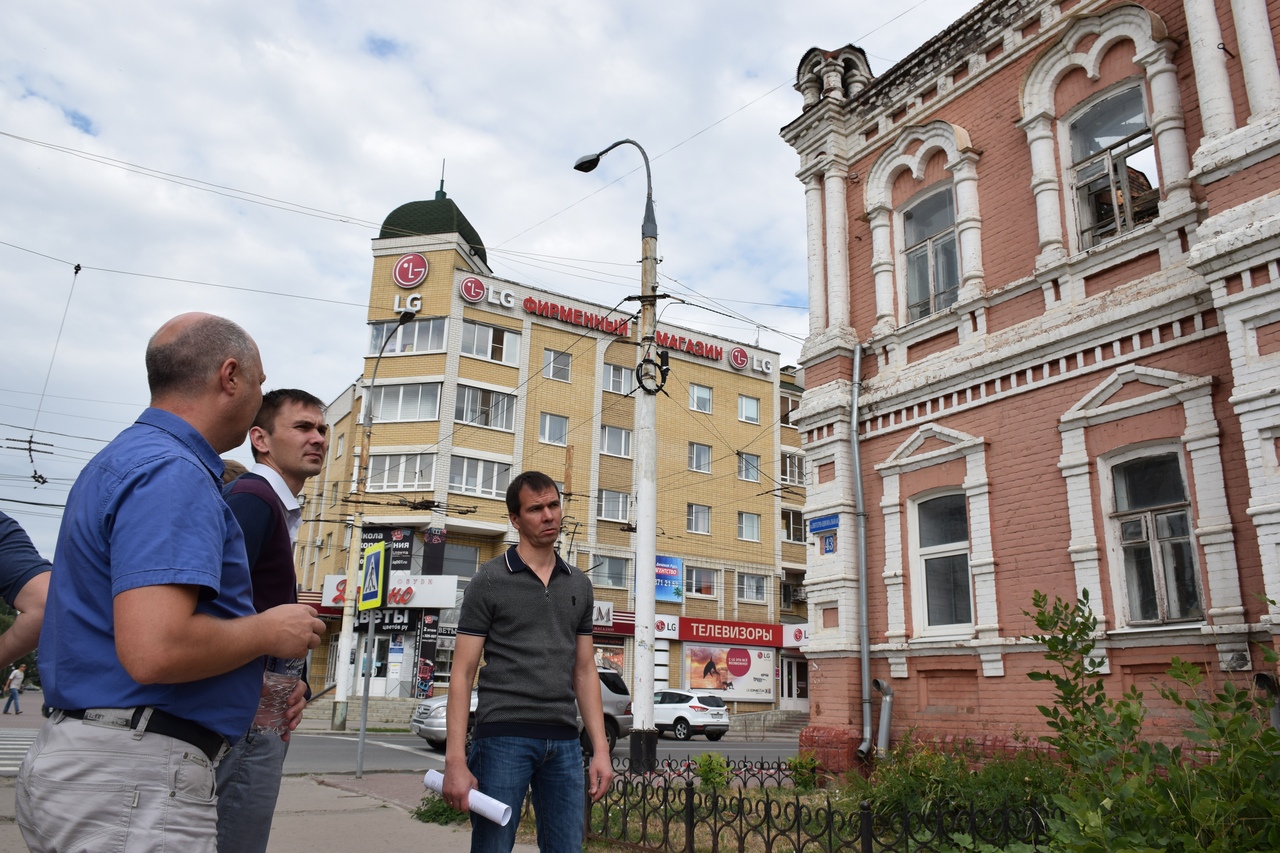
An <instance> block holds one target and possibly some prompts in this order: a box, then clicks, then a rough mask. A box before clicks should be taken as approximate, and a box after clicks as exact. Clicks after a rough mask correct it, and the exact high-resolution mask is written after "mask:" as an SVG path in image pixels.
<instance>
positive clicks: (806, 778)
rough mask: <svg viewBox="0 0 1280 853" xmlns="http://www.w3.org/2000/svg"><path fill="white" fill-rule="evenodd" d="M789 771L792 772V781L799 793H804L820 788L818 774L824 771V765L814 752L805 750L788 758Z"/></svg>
mask: <svg viewBox="0 0 1280 853" xmlns="http://www.w3.org/2000/svg"><path fill="white" fill-rule="evenodd" d="M787 769H788V770H790V771H791V781H792V783H794V784H795V786H796V790H797V791H799V792H801V793H804V792H806V791H812V790H813V789H814V788H816V787H818V774H819V773H820V772H821V771H822V765H821V764H819V763H818V758H817V756H815V755H814V754H813V753H812V752H810V751H807V750H803V751H801V752H800V753H799V754H798V755H793V756H791V757H790V758H788V759H787Z"/></svg>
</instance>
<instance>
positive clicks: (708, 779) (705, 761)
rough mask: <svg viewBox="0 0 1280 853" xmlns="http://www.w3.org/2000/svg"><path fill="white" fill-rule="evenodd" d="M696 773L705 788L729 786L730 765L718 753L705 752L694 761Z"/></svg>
mask: <svg viewBox="0 0 1280 853" xmlns="http://www.w3.org/2000/svg"><path fill="white" fill-rule="evenodd" d="M694 772H695V773H696V774H697V775H698V781H700V782H701V783H702V786H703V787H704V788H715V789H717V790H718V789H720V788H724V787H726V786H727V785H728V784H729V764H728V762H726V761H725V760H724V756H723V755H721V754H720V753H718V752H704V753H702V755H700V756H698V758H697V759H696V760H695V761H694Z"/></svg>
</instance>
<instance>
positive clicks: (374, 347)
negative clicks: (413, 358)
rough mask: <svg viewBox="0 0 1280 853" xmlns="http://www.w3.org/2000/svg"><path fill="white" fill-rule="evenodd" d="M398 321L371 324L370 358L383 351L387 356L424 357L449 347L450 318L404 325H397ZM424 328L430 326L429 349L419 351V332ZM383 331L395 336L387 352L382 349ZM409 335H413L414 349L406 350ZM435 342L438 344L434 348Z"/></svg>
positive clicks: (415, 321) (423, 320) (420, 320)
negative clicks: (406, 338) (405, 345)
mask: <svg viewBox="0 0 1280 853" xmlns="http://www.w3.org/2000/svg"><path fill="white" fill-rule="evenodd" d="M398 323H399V321H398V320H388V321H386V322H382V323H370V324H369V327H370V329H371V330H373V331H370V334H369V352H368V353H366V355H368V356H377V355H378V352H379V351H381V352H382V354H383V355H384V356H386V355H424V354H427V353H439V352H445V351H447V350H448V347H449V318H448V317H420V318H416V319H413V320H410V321H409V322H408V323H405V324H404V325H397V324H398ZM424 326H429V327H430V328H429V330H428V331H427V335H426V339H427V348H426V349H419V348H418V346H417V344H418V340H419V339H420V338H421V337H422V335H421V334H419V332H420V331H421V330H422V328H423V327H424ZM383 330H389V331H391V332H392V334H393V335H394V336H395V339H394V342H393V343H390V344H387V348H386V349H385V350H383V349H382V343H383V341H384V340H385V339H384V338H383V337H382V334H383ZM408 333H412V334H413V347H412V348H411V349H407V350H406V349H404V348H403V347H404V344H405V340H404V339H405V337H406V336H407V334H408ZM433 342H438V343H437V344H436V345H435V346H432V343H433Z"/></svg>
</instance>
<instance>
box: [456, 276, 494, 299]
mask: <svg viewBox="0 0 1280 853" xmlns="http://www.w3.org/2000/svg"><path fill="white" fill-rule="evenodd" d="M486 290H488V288H487V287H485V286H484V282H483V281H481V280H480V279H478V278H464V279H463V280H462V284H460V285H458V292H459V293H461V294H462V298H463V299H465V300H467V301H468V302H479V301H480V300H481V299H484V294H485V291H486Z"/></svg>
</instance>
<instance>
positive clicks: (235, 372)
mask: <svg viewBox="0 0 1280 853" xmlns="http://www.w3.org/2000/svg"><path fill="white" fill-rule="evenodd" d="M243 374H244V371H243V370H241V369H240V362H238V361H236V359H234V358H228V359H227V360H226V361H224V362H222V366H221V367H219V368H218V387H219V389H220V390H221V391H222V392H223V393H224V394H235V392H236V386H237V385H239V384H240V382H241V381H243V379H244V376H243Z"/></svg>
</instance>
